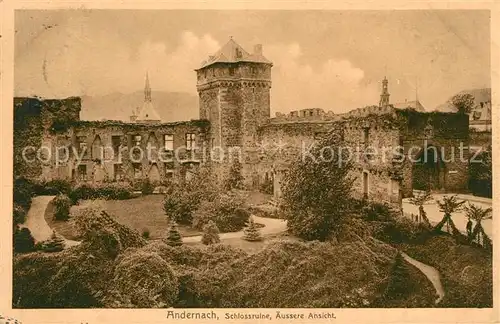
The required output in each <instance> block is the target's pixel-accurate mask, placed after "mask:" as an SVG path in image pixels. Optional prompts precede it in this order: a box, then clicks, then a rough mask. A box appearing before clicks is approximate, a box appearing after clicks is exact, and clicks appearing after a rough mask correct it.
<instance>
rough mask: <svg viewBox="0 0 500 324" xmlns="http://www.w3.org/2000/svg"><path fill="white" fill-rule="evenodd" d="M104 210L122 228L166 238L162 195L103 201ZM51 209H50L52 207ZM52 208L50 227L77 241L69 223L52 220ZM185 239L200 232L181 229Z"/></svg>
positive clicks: (51, 211) (84, 203)
mask: <svg viewBox="0 0 500 324" xmlns="http://www.w3.org/2000/svg"><path fill="white" fill-rule="evenodd" d="M88 203H89V201H82V202H81V203H80V205H77V206H72V207H71V215H75V213H77V211H78V210H79V209H82V208H85V206H86V205H88ZM101 204H102V208H103V209H104V210H105V211H106V212H107V213H108V214H110V215H111V216H113V218H114V219H116V221H117V222H118V223H120V224H123V225H125V226H128V227H130V228H132V229H135V230H136V231H138V232H139V233H140V234H142V232H143V231H144V230H146V229H147V230H149V233H150V238H151V239H159V238H163V237H165V235H166V233H167V231H168V227H169V222H168V218H167V216H166V215H165V212H164V211H163V195H148V196H140V197H137V198H132V199H127V200H103V201H101ZM49 206H50V205H49ZM52 215H53V207H52V209H50V210H49V208H47V212H46V216H45V219H46V220H47V222H48V224H49V226H51V227H52V228H54V229H55V230H56V231H57V232H58V233H60V234H61V235H63V236H64V237H65V238H67V239H72V240H78V237H77V232H76V230H75V228H74V225H73V223H72V222H71V220H70V221H67V222H62V221H54V220H53V219H52ZM178 228H179V231H180V232H181V235H182V236H185V237H187V236H194V235H200V234H201V232H200V231H198V230H196V229H193V228H191V227H188V226H183V225H179V226H178Z"/></svg>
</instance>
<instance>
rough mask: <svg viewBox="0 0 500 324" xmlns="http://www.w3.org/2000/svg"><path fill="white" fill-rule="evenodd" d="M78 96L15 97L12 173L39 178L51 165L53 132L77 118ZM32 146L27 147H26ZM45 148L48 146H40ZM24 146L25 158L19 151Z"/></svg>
mask: <svg viewBox="0 0 500 324" xmlns="http://www.w3.org/2000/svg"><path fill="white" fill-rule="evenodd" d="M80 110H81V100H80V98H67V99H60V100H56V99H54V100H41V99H38V98H14V127H13V128H14V131H13V144H14V176H24V177H28V178H32V179H42V178H44V177H45V174H46V173H47V169H48V168H50V167H51V161H50V157H51V149H52V146H53V145H52V144H53V141H54V134H55V132H57V131H65V130H66V129H67V127H68V126H67V125H68V124H69V123H72V122H75V121H78V120H79V119H80ZM30 146H31V147H33V149H28V147H30ZM42 147H46V148H47V149H42ZM25 148H26V159H24V158H23V156H22V152H23V150H24V149H25Z"/></svg>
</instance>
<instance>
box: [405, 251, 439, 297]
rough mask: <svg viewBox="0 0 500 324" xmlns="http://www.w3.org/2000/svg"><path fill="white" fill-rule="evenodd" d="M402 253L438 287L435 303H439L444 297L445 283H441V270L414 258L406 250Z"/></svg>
mask: <svg viewBox="0 0 500 324" xmlns="http://www.w3.org/2000/svg"><path fill="white" fill-rule="evenodd" d="M401 255H402V256H403V258H404V259H405V260H406V261H407V262H408V263H410V264H412V265H414V266H415V267H417V268H418V269H419V270H420V271H421V272H422V273H423V274H424V275H425V276H426V277H427V279H429V281H430V282H431V283H432V285H433V286H434V289H436V293H437V295H438V299H436V301H435V304H438V303H439V302H440V301H441V300H442V299H443V297H444V289H443V285H442V284H441V278H440V275H439V271H437V270H436V269H435V268H434V267H431V266H430V265H428V264H425V263H422V262H420V261H417V260H415V259H413V258H412V257H410V256H409V255H408V254H406V253H404V252H401Z"/></svg>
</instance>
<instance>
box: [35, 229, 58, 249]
mask: <svg viewBox="0 0 500 324" xmlns="http://www.w3.org/2000/svg"><path fill="white" fill-rule="evenodd" d="M64 245H65V244H64V239H63V238H61V237H60V236H59V235H57V234H56V232H55V231H53V232H52V235H51V236H50V239H48V240H46V241H43V242H39V243H37V244H36V246H35V247H36V249H37V250H40V251H43V252H60V251H62V250H64Z"/></svg>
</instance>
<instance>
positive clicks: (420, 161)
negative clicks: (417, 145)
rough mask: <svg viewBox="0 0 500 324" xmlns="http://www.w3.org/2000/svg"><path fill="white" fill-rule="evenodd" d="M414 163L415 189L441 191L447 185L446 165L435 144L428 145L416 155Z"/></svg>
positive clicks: (413, 179) (413, 186)
mask: <svg viewBox="0 0 500 324" xmlns="http://www.w3.org/2000/svg"><path fill="white" fill-rule="evenodd" d="M414 161H415V162H413V165H412V188H413V189H414V190H425V191H439V190H443V189H444V188H445V187H446V165H445V164H444V162H443V158H442V156H441V154H440V151H439V150H438V148H437V147H435V146H427V147H426V148H425V149H422V150H421V151H420V152H419V153H418V154H417V156H416V159H415V160H414Z"/></svg>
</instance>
